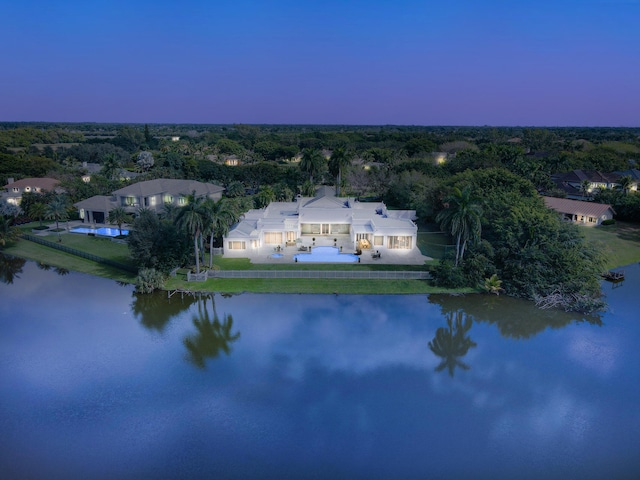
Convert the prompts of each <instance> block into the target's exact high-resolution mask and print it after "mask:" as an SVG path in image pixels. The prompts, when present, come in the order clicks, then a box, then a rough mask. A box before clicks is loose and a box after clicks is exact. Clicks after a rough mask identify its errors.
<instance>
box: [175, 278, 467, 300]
mask: <svg viewBox="0 0 640 480" xmlns="http://www.w3.org/2000/svg"><path fill="white" fill-rule="evenodd" d="M165 288H166V289H168V290H191V291H199V292H223V293H244V292H253V293H323V294H326V293H331V294H338V293H340V294H345V295H346V294H358V295H372V294H381V295H382V294H402V295H409V294H427V293H452V292H454V291H453V290H446V289H442V288H436V287H434V286H433V285H431V284H430V282H428V281H424V280H347V279H325V278H318V279H307V278H303V279H300V278H295V279H270V278H242V279H240V278H230V279H209V280H207V281H206V282H198V283H193V282H192V283H187V282H186V280H185V279H184V276H183V275H178V276H176V277H174V278H170V279H169V280H168V281H167V283H166V284H165ZM475 292H477V290H474V289H470V288H467V289H459V290H455V293H475Z"/></svg>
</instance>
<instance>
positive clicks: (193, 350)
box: [184, 295, 240, 368]
mask: <svg viewBox="0 0 640 480" xmlns="http://www.w3.org/2000/svg"><path fill="white" fill-rule="evenodd" d="M208 298H209V297H208V296H205V297H204V298H203V299H201V300H202V301H200V299H199V300H198V315H197V316H194V317H193V325H194V326H195V327H196V329H197V333H196V334H195V335H190V336H188V337H186V338H185V339H184V345H185V347H187V350H188V352H189V356H188V359H189V361H190V362H192V363H194V364H195V365H196V366H197V367H198V368H205V366H206V362H205V360H206V359H207V358H216V357H217V356H218V355H219V354H220V352H224V353H225V354H226V355H229V353H231V345H230V344H231V343H232V342H235V341H236V340H237V339H238V338H240V332H236V333H234V334H232V333H231V330H232V328H233V317H232V316H231V315H224V318H223V321H222V323H221V322H220V318H219V317H218V313H217V312H216V304H215V298H214V296H213V295H212V296H211V303H212V305H213V320H211V318H210V317H209V310H208V309H207V304H206V301H207V299H208Z"/></svg>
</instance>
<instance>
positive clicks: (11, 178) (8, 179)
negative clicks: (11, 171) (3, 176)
mask: <svg viewBox="0 0 640 480" xmlns="http://www.w3.org/2000/svg"><path fill="white" fill-rule="evenodd" d="M14 181H15V180H14V179H13V177H9V178H7V185H9V184H10V183H13V182H14Z"/></svg>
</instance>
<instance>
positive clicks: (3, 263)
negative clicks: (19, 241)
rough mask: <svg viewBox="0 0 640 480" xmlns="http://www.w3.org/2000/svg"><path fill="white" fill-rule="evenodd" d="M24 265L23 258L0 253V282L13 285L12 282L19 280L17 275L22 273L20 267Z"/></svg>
mask: <svg viewBox="0 0 640 480" xmlns="http://www.w3.org/2000/svg"><path fill="white" fill-rule="evenodd" d="M25 263H26V260H25V259H24V258H20V257H13V256H11V255H4V254H2V253H0V282H2V283H7V284H11V283H13V280H15V279H16V278H19V277H18V275H19V274H20V273H22V267H24V264H25Z"/></svg>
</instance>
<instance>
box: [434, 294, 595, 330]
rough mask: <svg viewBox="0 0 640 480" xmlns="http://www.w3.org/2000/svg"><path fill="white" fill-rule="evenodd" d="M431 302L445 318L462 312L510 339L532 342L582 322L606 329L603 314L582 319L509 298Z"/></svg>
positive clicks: (466, 297)
mask: <svg viewBox="0 0 640 480" xmlns="http://www.w3.org/2000/svg"><path fill="white" fill-rule="evenodd" d="M429 302H430V303H435V304H437V305H440V308H441V309H442V312H443V314H445V315H447V313H446V312H449V311H452V310H461V311H464V312H465V314H466V315H467V316H468V317H471V318H472V319H473V320H474V321H475V322H487V323H489V324H492V325H496V326H497V327H498V330H499V331H500V334H501V335H502V336H503V337H506V338H517V339H527V338H532V337H534V336H536V335H538V334H539V333H540V332H543V331H544V330H546V329H547V328H553V329H558V328H564V327H566V326H567V325H571V324H578V323H582V322H587V323H590V324H593V325H602V315H601V314H600V313H594V314H592V315H582V314H580V313H576V312H565V311H563V310H557V309H549V310H541V309H539V308H538V307H536V305H535V303H534V302H531V301H527V300H523V299H518V298H512V297H508V296H506V295H501V296H499V297H498V296H495V295H462V296H460V295H430V296H429Z"/></svg>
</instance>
